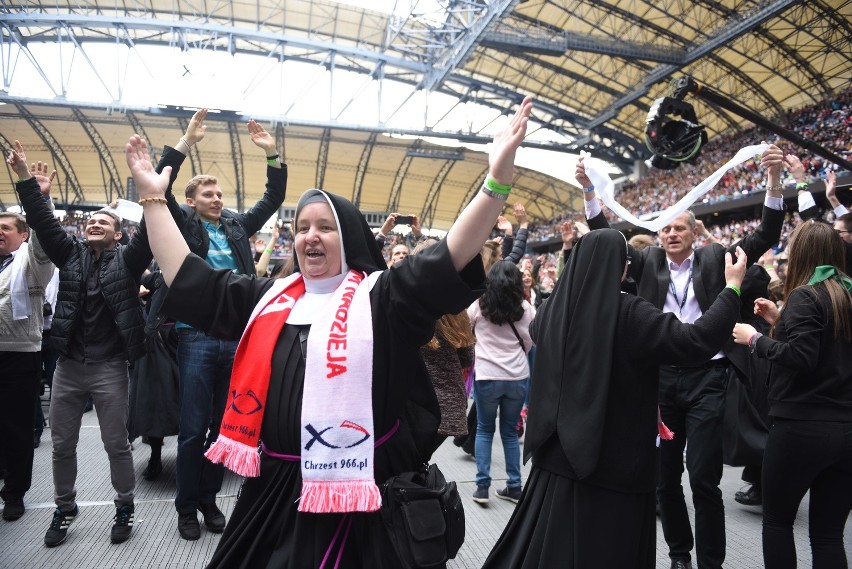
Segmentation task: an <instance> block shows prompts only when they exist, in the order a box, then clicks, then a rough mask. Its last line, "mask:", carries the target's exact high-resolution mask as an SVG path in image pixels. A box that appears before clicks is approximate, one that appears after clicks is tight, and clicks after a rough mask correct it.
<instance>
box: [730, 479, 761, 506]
mask: <svg viewBox="0 0 852 569" xmlns="http://www.w3.org/2000/svg"><path fill="white" fill-rule="evenodd" d="M734 500H736V501H737V502H738V503H740V504H742V505H743V506H760V505H761V504H763V493H762V492H761V491H760V485H759V484H752V485H751V486H749V489H748V490H746V491H745V492H744V491H742V490H739V491H738V492H737V493H736V494H734Z"/></svg>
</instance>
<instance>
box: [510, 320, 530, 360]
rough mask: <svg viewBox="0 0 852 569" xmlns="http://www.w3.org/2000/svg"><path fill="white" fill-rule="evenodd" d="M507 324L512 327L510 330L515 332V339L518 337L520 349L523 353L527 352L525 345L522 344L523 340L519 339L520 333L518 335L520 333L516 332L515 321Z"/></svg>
mask: <svg viewBox="0 0 852 569" xmlns="http://www.w3.org/2000/svg"><path fill="white" fill-rule="evenodd" d="M509 326H511V327H512V332H513V333H514V334H515V338H517V339H518V343H519V344H520V345H521V350H523V352H524V353H526V352H527V347H526V346H524V341H523V340H521V335H520V334H518V330H517V328H515V323H514V322H509Z"/></svg>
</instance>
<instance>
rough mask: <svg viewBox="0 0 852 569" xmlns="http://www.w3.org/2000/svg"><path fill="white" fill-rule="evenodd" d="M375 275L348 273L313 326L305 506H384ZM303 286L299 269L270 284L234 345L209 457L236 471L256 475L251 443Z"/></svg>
mask: <svg viewBox="0 0 852 569" xmlns="http://www.w3.org/2000/svg"><path fill="white" fill-rule="evenodd" d="M374 282H375V279H370V278H367V276H366V275H365V274H364V273H359V272H356V271H349V273H348V274H347V275H346V277H345V278H344V279H343V282H342V283H341V284H340V285H339V286H338V287H337V289H336V290H335V291H334V293H333V294H332V295H331V300H329V301H328V303H327V304H326V305H325V308H324V309H323V310H322V311H321V312H320V313H319V314H317V316H316V318H315V320H314V322H313V324H312V325H311V333H310V335H309V336H308V342H307V356H306V358H305V385H304V393H303V397H302V424H301V467H302V494H301V499H300V502H299V511H301V512H314V513H327V512H372V511H376V510H378V509H379V508H380V507H381V496H380V493H379V488H378V486H376V482H375V478H374V466H373V459H374V456H373V455H374V453H373V449H374V447H373V445H374V443H375V436H374V432H373V399H372V393H373V390H372V384H373V326H372V317H371V311H370V286H371V284H372V283H374ZM304 292H305V283H304V279H303V278H302V275H301V274H298V273H297V274H295V275H292V276H291V277H289V278H287V279H282V280H281V281H278V282H276V283H275V285H273V287H272V289H270V290H269V291H268V292H267V293H266V294H265V295H264V297H263V298H262V299H261V301H260V302H259V303H258V305H257V307H256V308H255V310H254V313H253V314H252V316H251V319H250V320H249V323H248V325H247V326H246V330H245V332H244V333H243V336H242V338H241V339H240V344H239V346H238V347H237V353H236V355H235V356H234V367H233V372H232V374H231V386H230V394H229V396H228V403H227V406H226V408H225V414H224V417H223V418H222V426H221V429H220V431H219V438H218V439H217V440H216V442H215V443H214V444H213V446H211V447H210V449H209V450H208V451H207V453H206V456H207V458H209V459H210V460H211V461H213V462H215V463H222V464H224V465H225V466H226V467H227V468H229V469H231V470H233V471H234V472H236V473H237V474H240V475H242V476H248V477H253V476H259V475H260V455H259V454H258V450H257V448H258V443H259V440H260V428H261V425H262V423H263V412H264V410H265V406H266V396H267V391H268V387H269V378H270V374H271V371H272V352H273V350H274V349H275V344H276V343H277V341H278V337H279V335H280V332H281V329H282V328H283V326H284V324H285V323H286V322H287V319H288V317H289V315H290V312H291V310H292V309H293V306H294V305H295V303H296V300H298V298H299V297H300V296H302V294H304Z"/></svg>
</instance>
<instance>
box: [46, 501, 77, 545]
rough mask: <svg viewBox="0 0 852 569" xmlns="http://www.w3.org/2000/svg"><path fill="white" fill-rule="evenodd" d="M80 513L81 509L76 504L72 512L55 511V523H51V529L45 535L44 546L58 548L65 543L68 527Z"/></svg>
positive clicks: (57, 509)
mask: <svg viewBox="0 0 852 569" xmlns="http://www.w3.org/2000/svg"><path fill="white" fill-rule="evenodd" d="M79 513H80V508H78V507H77V505H76V504H74V509H73V510H72V511H70V512H63V511H62V510H60V509H59V508H56V510H54V511H53V521H52V522H50V527H49V528H48V530H47V533H46V534H44V544H45V545H46V546H48V547H56V546H57V545H62V544H63V543H65V538H66V537H68V526H70V525H71V522H73V521H74V518H76V517H77V514H79Z"/></svg>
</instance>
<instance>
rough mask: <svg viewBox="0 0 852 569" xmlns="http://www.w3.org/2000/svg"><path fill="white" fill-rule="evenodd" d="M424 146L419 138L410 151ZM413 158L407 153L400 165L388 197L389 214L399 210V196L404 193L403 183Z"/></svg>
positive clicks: (410, 147)
mask: <svg viewBox="0 0 852 569" xmlns="http://www.w3.org/2000/svg"><path fill="white" fill-rule="evenodd" d="M422 145H423V141H422V140H420V139H419V138H418V139H417V140H415V141H414V142H412V143H411V144H410V145H409V147H408V148H409V150H411V149H414V150H416V149H418V148H420V147H421V146H422ZM412 160H413V158H412V157H411V156H409V155H408V153H407V152H406V154H405V157H404V158H403V159H402V162H400V163H399V168H397V169H396V177H395V178H394V179H393V185H392V186H391V191H390V196H388V206H387V207H386V208H385V209H386V210H387V211H389V212H394V211H397V210H398V209H399V195H400V193H401V192H402V182H403V180H405V176H406V175H407V174H408V168H409V167H410V166H411V161H412Z"/></svg>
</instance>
